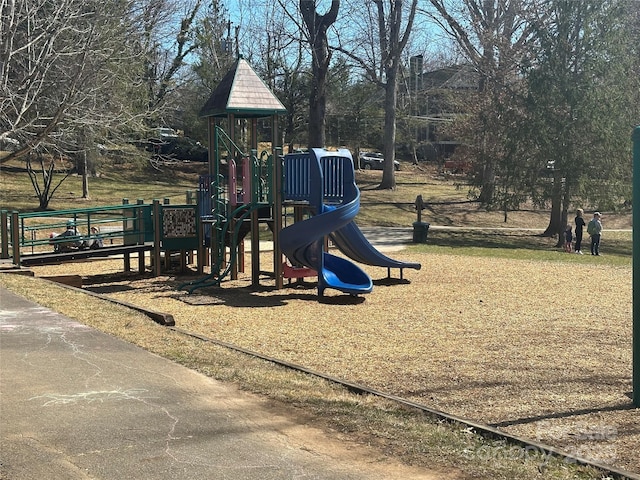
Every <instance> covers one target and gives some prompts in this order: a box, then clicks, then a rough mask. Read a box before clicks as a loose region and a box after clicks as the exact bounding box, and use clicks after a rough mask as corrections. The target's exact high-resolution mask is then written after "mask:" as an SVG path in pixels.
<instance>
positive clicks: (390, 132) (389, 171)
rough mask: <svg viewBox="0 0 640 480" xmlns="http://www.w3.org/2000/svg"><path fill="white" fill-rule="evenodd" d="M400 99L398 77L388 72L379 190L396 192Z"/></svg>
mask: <svg viewBox="0 0 640 480" xmlns="http://www.w3.org/2000/svg"><path fill="white" fill-rule="evenodd" d="M397 97H398V88H397V76H396V73H395V72H393V71H388V72H387V83H386V85H385V95H384V134H383V142H384V147H383V150H382V153H383V155H384V164H383V170H382V181H381V182H380V186H379V187H378V188H380V189H384V190H395V188H396V172H395V165H394V163H395V159H396V154H395V145H396V102H397Z"/></svg>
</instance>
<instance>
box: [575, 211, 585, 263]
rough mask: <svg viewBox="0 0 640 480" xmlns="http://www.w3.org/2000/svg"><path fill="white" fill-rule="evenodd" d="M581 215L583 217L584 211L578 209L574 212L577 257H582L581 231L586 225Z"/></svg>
mask: <svg viewBox="0 0 640 480" xmlns="http://www.w3.org/2000/svg"><path fill="white" fill-rule="evenodd" d="M583 215H584V210H583V209H581V208H579V209H578V210H577V211H576V218H575V224H576V229H575V234H576V253H577V254H578V255H582V229H583V228H584V227H585V226H586V225H587V224H586V223H585V221H584V218H583Z"/></svg>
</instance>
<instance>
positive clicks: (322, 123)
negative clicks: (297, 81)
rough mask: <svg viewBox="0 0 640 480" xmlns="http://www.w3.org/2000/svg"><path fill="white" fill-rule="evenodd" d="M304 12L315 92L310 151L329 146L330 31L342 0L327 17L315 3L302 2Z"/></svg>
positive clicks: (311, 99)
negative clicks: (327, 137)
mask: <svg viewBox="0 0 640 480" xmlns="http://www.w3.org/2000/svg"><path fill="white" fill-rule="evenodd" d="M299 5H300V12H301V13H302V18H303V20H304V23H305V25H306V27H307V31H308V35H309V45H310V46H311V71H312V73H313V78H312V80H311V93H310V96H309V145H308V146H309V148H322V147H324V146H325V127H326V120H325V114H326V109H327V73H328V71H329V62H330V61H331V52H330V51H329V41H328V39H327V29H328V28H329V27H330V26H331V25H332V24H333V23H334V22H335V21H336V18H337V16H338V10H339V8H340V0H332V1H331V9H330V10H329V11H328V12H327V13H326V14H325V15H318V13H317V12H316V1H315V0H300V4H299Z"/></svg>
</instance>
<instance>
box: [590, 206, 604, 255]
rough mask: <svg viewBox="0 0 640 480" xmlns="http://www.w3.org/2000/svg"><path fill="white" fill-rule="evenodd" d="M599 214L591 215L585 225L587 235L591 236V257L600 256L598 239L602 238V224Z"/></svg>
mask: <svg viewBox="0 0 640 480" xmlns="http://www.w3.org/2000/svg"><path fill="white" fill-rule="evenodd" d="M601 218H602V215H600V212H596V213H594V214H593V218H592V219H591V220H590V221H589V225H587V233H588V234H589V235H590V236H591V255H600V237H601V236H602V222H601V221H600V219H601Z"/></svg>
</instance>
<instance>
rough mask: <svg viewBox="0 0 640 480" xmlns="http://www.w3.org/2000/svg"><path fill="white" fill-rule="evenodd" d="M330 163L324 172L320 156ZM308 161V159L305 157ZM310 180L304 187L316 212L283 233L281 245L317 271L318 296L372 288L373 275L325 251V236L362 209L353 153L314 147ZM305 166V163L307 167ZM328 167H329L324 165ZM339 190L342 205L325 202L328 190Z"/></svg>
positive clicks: (301, 263)
mask: <svg viewBox="0 0 640 480" xmlns="http://www.w3.org/2000/svg"><path fill="white" fill-rule="evenodd" d="M321 158H322V159H323V163H324V164H325V165H329V166H330V169H329V170H330V172H328V173H326V174H324V173H323V171H322V168H321V166H320V159H321ZM304 160H305V161H306V158H305V159H304ZM308 161H309V164H308V167H309V168H308V170H307V169H306V168H305V171H306V172H307V173H308V174H309V178H308V179H304V180H305V182H306V183H305V186H308V187H309V189H310V190H311V194H310V196H309V202H310V206H311V207H312V208H313V209H314V210H315V211H316V212H317V213H316V215H314V216H313V217H311V218H308V219H306V220H303V221H300V222H296V223H294V224H293V225H290V226H288V227H286V228H284V229H283V230H282V232H281V233H280V248H281V249H282V252H283V253H284V254H285V255H286V256H287V257H288V258H289V260H290V261H291V262H292V263H294V264H296V265H299V266H305V267H310V268H313V269H314V270H316V271H317V272H318V295H319V296H323V294H324V290H325V289H327V288H333V289H335V290H339V291H341V292H345V293H349V294H351V295H359V294H363V293H369V292H371V290H373V282H372V280H371V277H369V275H367V273H366V272H364V270H362V269H361V268H360V267H359V266H357V265H356V264H354V263H352V262H351V261H349V260H347V259H344V258H342V257H337V256H335V255H331V254H330V253H327V252H325V251H324V248H323V247H324V237H325V236H326V235H329V234H331V233H332V232H334V231H336V230H339V229H341V228H342V227H344V226H345V225H348V224H349V223H351V222H352V221H353V219H354V218H355V216H356V215H357V213H358V210H359V208H360V191H359V190H358V187H357V186H356V183H355V175H354V170H353V160H352V159H351V154H350V153H349V152H348V151H346V150H342V151H339V152H338V153H337V154H336V153H335V152H326V151H323V150H321V149H313V150H312V151H311V153H310V154H309V156H308ZM305 167H306V166H305ZM325 170H326V168H325ZM334 190H336V191H339V192H340V196H341V198H342V201H341V203H340V204H339V205H335V206H334V205H332V206H327V205H325V204H324V198H325V196H324V195H325V192H326V191H334Z"/></svg>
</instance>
